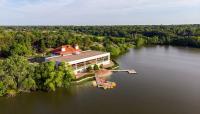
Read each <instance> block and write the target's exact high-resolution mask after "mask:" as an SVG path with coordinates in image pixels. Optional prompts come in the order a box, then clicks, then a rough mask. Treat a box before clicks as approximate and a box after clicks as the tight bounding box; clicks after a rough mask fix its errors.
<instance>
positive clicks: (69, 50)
mask: <svg viewBox="0 0 200 114" xmlns="http://www.w3.org/2000/svg"><path fill="white" fill-rule="evenodd" d="M80 51H81V50H80V49H75V48H74V47H72V46H71V45H63V46H61V47H58V48H55V49H54V50H52V51H51V52H52V53H53V54H58V55H67V54H73V53H76V52H80Z"/></svg>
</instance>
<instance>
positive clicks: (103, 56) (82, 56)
mask: <svg viewBox="0 0 200 114" xmlns="http://www.w3.org/2000/svg"><path fill="white" fill-rule="evenodd" d="M52 54H53V56H52V57H48V58H46V61H55V62H57V63H60V62H67V63H68V64H69V65H71V66H72V67H73V69H74V73H75V74H78V73H81V72H85V71H86V69H87V68H88V67H89V66H93V65H95V64H97V65H99V66H100V65H103V66H105V65H109V64H110V53H108V52H101V51H92V50H87V51H81V50H80V49H79V48H78V46H77V45H75V46H74V47H72V46H69V45H66V46H61V47H59V48H56V49H54V50H53V51H52Z"/></svg>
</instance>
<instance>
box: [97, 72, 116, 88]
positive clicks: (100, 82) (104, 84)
mask: <svg viewBox="0 0 200 114" xmlns="http://www.w3.org/2000/svg"><path fill="white" fill-rule="evenodd" d="M111 74H112V72H111V71H110V70H106V69H102V70H98V71H96V73H95V79H96V81H94V82H93V85H94V86H97V87H99V88H103V89H112V88H114V87H116V83H115V82H110V81H106V79H105V78H104V77H106V76H109V75H111Z"/></svg>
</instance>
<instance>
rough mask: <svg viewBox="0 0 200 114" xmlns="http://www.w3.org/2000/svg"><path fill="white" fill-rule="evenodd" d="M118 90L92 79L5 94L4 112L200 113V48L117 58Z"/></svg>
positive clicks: (0, 109) (133, 52)
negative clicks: (95, 84) (100, 85)
mask: <svg viewBox="0 0 200 114" xmlns="http://www.w3.org/2000/svg"><path fill="white" fill-rule="evenodd" d="M117 61H118V63H119V64H120V69H133V68H134V69H135V70H136V71H137V72H138V74H136V75H133V74H128V73H126V72H117V73H114V74H113V75H112V76H111V77H110V78H109V80H110V81H114V82H116V83H117V87H116V88H114V89H112V90H103V89H99V88H96V87H93V86H91V82H88V83H85V84H83V85H79V86H74V87H71V88H69V89H58V90H57V91H56V92H50V93H45V92H34V93H31V94H21V95H17V96H16V97H14V98H6V97H0V114H200V49H194V48H182V47H172V46H154V47H144V48H140V49H130V51H129V52H128V53H126V54H124V55H122V56H120V57H119V58H118V59H117Z"/></svg>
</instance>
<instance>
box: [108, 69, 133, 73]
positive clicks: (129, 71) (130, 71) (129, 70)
mask: <svg viewBox="0 0 200 114" xmlns="http://www.w3.org/2000/svg"><path fill="white" fill-rule="evenodd" d="M111 71H112V72H128V73H129V74H137V72H136V71H135V70H134V69H128V70H111Z"/></svg>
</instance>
